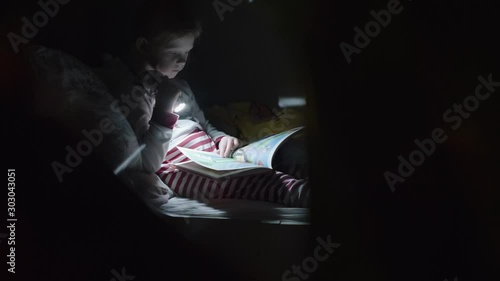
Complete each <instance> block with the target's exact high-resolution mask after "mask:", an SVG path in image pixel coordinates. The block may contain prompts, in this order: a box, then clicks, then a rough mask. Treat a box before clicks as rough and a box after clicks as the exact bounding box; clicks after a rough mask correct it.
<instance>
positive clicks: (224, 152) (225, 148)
mask: <svg viewBox="0 0 500 281" xmlns="http://www.w3.org/2000/svg"><path fill="white" fill-rule="evenodd" d="M240 143H241V141H240V140H239V139H238V138H235V137H232V136H224V137H222V139H221V140H220V142H219V149H218V151H217V152H218V153H219V155H220V156H222V157H228V156H229V155H230V154H231V152H233V150H235V149H236V148H237V147H238V146H239V145H240Z"/></svg>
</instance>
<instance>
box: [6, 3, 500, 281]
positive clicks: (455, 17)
mask: <svg viewBox="0 0 500 281" xmlns="http://www.w3.org/2000/svg"><path fill="white" fill-rule="evenodd" d="M289 2H290V3H289ZM388 2H389V1H365V2H358V1H356V2H353V3H351V2H348V1H260V0H255V1H254V2H253V3H251V4H249V3H247V2H243V3H242V4H240V5H239V6H237V7H235V9H234V11H233V12H227V13H225V14H224V16H225V19H224V21H222V22H221V21H220V19H219V18H218V16H217V14H216V12H215V10H214V9H213V6H212V1H193V7H195V8H196V9H195V10H196V12H197V13H199V15H200V16H201V17H202V18H203V19H204V23H205V24H204V28H205V31H206V32H205V33H204V34H203V38H202V41H201V42H202V44H201V45H200V46H199V48H198V49H196V50H195V53H194V54H193V58H192V61H191V62H190V65H189V67H188V68H187V69H186V70H185V71H184V72H183V73H182V74H183V75H184V77H186V79H188V80H189V81H190V83H191V85H192V87H193V90H194V91H195V93H197V95H198V96H199V97H200V100H201V102H202V103H203V104H206V105H208V104H212V103H220V102H227V101H235V100H236V101H239V100H243V101H246V100H256V101H261V102H265V103H267V104H270V105H271V106H273V105H275V103H276V101H277V98H278V96H280V95H303V94H305V95H306V96H307V99H308V104H307V108H306V112H307V117H308V122H309V123H308V126H309V131H308V132H309V134H308V141H309V142H308V143H309V147H310V156H311V157H310V159H311V171H312V174H311V180H312V183H313V187H314V193H313V207H312V212H313V217H312V219H313V229H312V233H311V234H312V235H311V237H313V238H316V237H326V236H327V235H331V240H332V241H334V242H338V243H341V244H342V245H341V247H340V248H339V249H337V250H336V251H335V253H334V254H333V255H332V256H331V257H330V258H329V259H328V260H326V261H325V262H322V263H320V265H319V268H318V270H317V271H316V272H315V273H314V274H312V276H311V279H314V280H368V279H369V280H398V281H399V280H419V281H420V280H436V281H442V280H444V279H445V278H447V279H448V280H453V278H454V277H455V276H457V277H458V280H499V276H498V269H497V268H498V267H499V265H500V260H499V255H498V254H499V252H500V242H499V240H498V237H500V229H499V228H500V224H499V216H498V207H499V206H500V204H499V201H500V200H499V197H498V187H499V186H500V184H499V180H498V172H499V170H500V163H499V161H498V156H499V153H498V152H499V149H498V143H499V136H500V130H499V124H500V122H499V121H500V120H499V115H498V111H499V101H500V99H499V97H498V93H500V88H497V90H496V91H495V92H493V93H492V95H491V96H490V97H489V98H488V99H487V100H485V101H482V102H481V103H480V106H479V108H478V110H476V111H475V112H471V116H470V118H468V119H464V120H463V124H462V125H461V126H460V127H459V128H458V129H457V130H455V131H453V130H452V129H451V127H450V124H449V123H446V122H444V121H443V118H442V114H443V113H444V112H445V111H446V110H447V109H449V108H452V106H453V104H454V103H462V101H463V100H464V98H465V97H467V96H469V95H472V94H473V93H474V90H475V87H476V85H478V83H479V81H478V80H477V77H478V76H479V75H481V76H483V77H487V76H488V75H489V74H490V73H491V74H492V79H493V80H494V81H500V71H499V67H500V66H499V53H498V50H500V46H499V43H498V42H499V40H498V27H499V25H498V20H497V15H498V12H499V10H498V9H497V8H496V7H495V6H494V5H493V1H461V0H460V1H451V0H450V1H439V3H434V2H432V3H430V2H426V1H417V0H414V1H401V6H403V8H404V9H403V11H402V12H401V13H400V14H397V15H392V18H391V22H390V23H389V25H388V26H387V27H385V28H382V29H381V31H380V33H379V34H378V36H376V37H374V38H372V39H371V42H370V44H369V45H368V46H367V47H366V48H363V49H361V52H360V53H359V54H353V55H352V62H351V63H350V64H349V63H347V62H346V59H345V57H344V56H343V54H342V52H341V50H340V48H339V44H340V43H341V42H346V43H348V44H351V45H352V44H353V38H354V35H355V32H354V30H353V28H354V27H356V26H357V27H360V28H361V29H364V25H365V24H366V23H367V22H368V21H371V20H372V16H371V15H370V10H375V11H379V10H380V9H383V8H386V7H387V3H388ZM21 3H22V2H13V3H12V4H10V5H11V6H8V5H7V4H4V5H6V6H4V7H8V8H6V9H2V13H3V16H4V18H5V19H6V21H5V22H6V24H5V25H4V27H5V32H4V33H5V34H6V33H7V32H9V31H11V30H16V25H17V24H19V19H20V18H21V17H22V16H26V15H32V14H33V12H35V11H36V10H37V9H38V6H37V5H36V4H35V1H31V2H26V3H22V4H21ZM127 3H128V4H127ZM132 7H133V4H131V2H126V1H109V2H106V4H105V3H102V2H97V1H78V0H73V1H71V2H70V3H69V4H67V5H65V6H63V7H61V11H60V13H59V14H58V15H57V16H56V17H55V18H53V19H51V20H50V22H49V24H48V25H47V26H45V27H44V28H43V29H41V30H40V32H39V34H38V35H37V36H36V37H35V38H34V39H33V40H32V42H40V43H42V44H46V45H49V46H52V47H59V48H61V49H63V50H66V51H68V52H70V53H72V54H74V55H75V56H77V57H79V58H81V59H82V60H83V61H85V62H87V63H89V64H95V63H97V62H98V60H97V58H98V56H99V54H100V53H102V52H105V51H109V50H113V48H115V47H116V46H117V45H119V44H118V42H121V40H122V39H123V38H124V37H126V35H127V33H126V30H127V25H128V24H130V23H129V22H127V21H126V19H127V18H128V17H129V16H133V14H134V10H133V8H132ZM124 19H125V21H123V20H124ZM116 25H119V26H121V27H123V30H124V31H123V32H124V33H119V32H114V30H116ZM17 28H18V27H17ZM109 29H111V30H113V32H110V31H109ZM119 30H121V29H119ZM5 39H6V37H4V41H3V43H6V44H5V45H6V46H5V48H2V60H3V61H2V70H1V71H2V79H3V80H5V82H10V83H9V85H10V86H11V87H12V88H6V89H8V90H7V91H2V92H3V93H6V96H8V97H9V98H11V99H12V100H10V99H7V102H6V103H5V105H7V108H6V110H4V111H3V112H5V113H6V117H7V118H8V119H4V120H7V121H4V124H5V126H4V127H5V128H6V130H4V139H7V141H8V144H9V145H7V146H6V153H7V154H8V156H12V157H9V158H7V159H8V161H9V162H7V164H10V163H15V165H13V166H15V167H17V169H19V170H20V171H26V172H29V173H34V176H31V177H30V176H28V175H22V174H21V175H20V176H19V181H20V183H19V185H24V186H30V187H32V189H30V190H29V191H24V192H22V191H20V192H21V194H20V195H18V196H19V197H20V199H19V201H20V202H19V207H18V208H19V210H21V211H20V212H23V215H25V216H26V217H27V218H29V219H30V220H31V222H32V224H29V225H32V226H33V228H34V229H37V230H38V232H37V233H39V235H35V236H34V238H32V237H31V236H28V237H30V238H28V237H26V238H25V240H24V241H26V240H33V241H34V242H32V245H33V247H35V248H36V249H37V250H39V252H41V253H45V254H44V255H42V257H44V258H45V259H50V258H52V257H58V259H57V261H59V262H61V261H63V260H64V254H68V255H72V254H73V252H72V251H73V250H68V249H67V248H68V247H66V250H64V249H54V248H51V246H50V245H51V244H50V243H49V242H47V241H51V242H55V241H58V240H57V239H56V238H55V237H53V233H64V231H63V229H66V228H63V227H62V225H63V224H65V223H69V224H70V225H73V224H74V227H76V225H77V224H76V223H73V224H71V223H70V222H71V221H72V220H68V219H64V218H65V215H66V214H65V211H64V210H65V208H69V207H70V205H69V202H70V201H71V200H68V197H69V196H74V194H71V192H68V194H65V193H64V192H53V191H52V190H54V189H50V188H49V187H53V186H54V185H55V184H54V183H53V180H52V179H51V178H50V177H49V176H47V174H48V173H50V170H49V171H45V170H43V169H42V170H38V171H33V170H29V171H28V170H25V169H26V168H23V167H26V166H28V167H39V166H38V165H39V164H40V163H46V162H47V161H49V160H46V159H52V158H51V157H52V154H51V153H53V152H51V150H50V149H48V148H53V149H54V151H57V148H58V147H61V145H62V146H64V145H65V144H66V143H65V142H64V141H63V140H60V142H59V143H58V142H57V140H58V139H57V138H54V139H56V141H51V139H50V138H49V139H47V138H46V137H44V138H43V139H41V140H40V142H38V143H36V144H33V142H32V138H33V136H39V135H47V134H48V135H52V136H54V135H55V134H58V132H57V131H56V132H53V131H51V130H50V127H48V125H47V124H43V125H44V126H34V125H33V123H32V120H31V119H30V118H29V117H30V116H29V114H30V111H29V108H30V105H29V99H26V98H23V94H24V93H25V92H24V91H28V90H29V83H25V81H26V80H20V79H21V78H19V77H23V75H22V73H23V71H22V70H19V69H15V68H11V67H9V66H10V65H14V61H15V56H13V55H12V50H11V49H10V46H9V45H8V41H7V42H5V41H6V40H5ZM15 78H17V79H18V80H16V79H15ZM19 81H22V83H15V82H19ZM12 85H14V86H12ZM23 86H24V87H25V88H23ZM9 94H12V96H11V95H9ZM7 109H8V110H7ZM438 127H439V128H442V129H443V130H444V131H445V132H446V134H447V136H448V139H447V140H446V141H445V142H444V143H442V144H439V145H437V147H436V151H435V152H434V153H433V154H432V155H431V156H429V157H427V158H426V160H425V162H424V164H422V165H421V166H420V167H417V168H416V170H415V172H414V173H413V174H412V175H411V176H410V177H408V179H406V181H405V182H404V183H398V184H396V191H395V192H394V193H392V192H391V190H390V189H389V187H388V185H387V183H386V181H385V179H384V176H383V174H384V172H385V171H387V170H389V171H391V172H396V170H397V166H398V164H399V160H398V159H397V157H398V155H403V156H404V157H405V158H407V156H408V154H409V153H410V152H411V151H412V150H414V149H416V145H415V144H414V143H413V142H414V140H415V139H420V140H422V139H424V138H429V137H430V136H431V132H432V130H433V129H434V128H438ZM59 133H60V132H59ZM62 135H64V134H62ZM58 145H59V146H58ZM33 156H35V157H33ZM31 161H33V162H31ZM87 168H88V170H87V169H82V170H80V171H81V174H79V175H74V181H65V182H66V185H67V186H70V187H73V186H81V188H82V189H85V188H86V189H88V184H89V182H91V183H93V184H92V186H95V187H93V188H98V187H97V186H112V187H113V186H117V185H116V183H115V182H114V179H113V178H112V177H111V176H109V175H107V174H106V173H104V172H100V173H96V168H95V167H93V166H89V167H87ZM88 173H92V177H91V179H89V178H88V177H86V176H87V175H88ZM94 173H95V174H94ZM30 175H32V174H30ZM28 177H29V178H28ZM95 178H99V179H101V178H102V180H99V183H101V182H102V185H100V184H97V185H96V184H95V182H96V180H95ZM84 179H86V180H87V181H85V180H84ZM23 181H26V182H23ZM42 187H45V188H42ZM56 188H57V189H56V190H58V191H60V190H68V189H64V188H62V187H59V186H56ZM116 188H119V187H116ZM48 190H51V191H50V192H49V191H48ZM72 190H79V189H78V188H73V189H72ZM100 192H102V191H101V190H100ZM108 193H109V194H108ZM106 194H107V195H106ZM112 194H113V192H112V191H107V192H104V195H103V196H102V197H100V198H98V199H96V198H94V197H92V196H89V195H86V196H87V197H88V198H87V197H85V196H84V195H81V196H82V197H79V198H81V200H78V202H77V203H78V204H81V206H84V205H85V204H87V203H88V204H90V203H92V204H93V205H96V206H97V207H96V208H92V209H91V210H90V211H89V212H91V213H92V214H94V212H95V214H102V212H103V210H107V211H106V212H104V214H106V216H109V217H112V218H115V219H116V218H118V219H119V218H123V217H131V218H135V219H134V223H137V225H140V226H141V227H143V229H145V230H144V231H142V230H141V231H137V230H135V231H130V232H127V233H125V231H124V232H123V233H124V234H123V235H122V236H120V237H121V238H120V239H121V240H120V239H119V241H118V242H116V244H112V245H115V246H109V247H108V248H106V249H109V250H108V251H109V252H110V253H111V252H112V251H113V250H116V249H121V248H120V245H122V244H120V243H122V242H123V243H128V242H129V241H135V240H134V239H137V240H140V241H145V240H142V239H144V238H145V237H146V240H147V238H149V236H148V235H149V234H147V233H151V232H154V231H164V232H165V233H170V232H169V229H168V228H167V229H163V227H162V226H158V225H157V224H156V223H155V220H154V219H152V218H150V217H149V215H148V212H147V211H145V210H142V209H141V207H140V204H138V205H133V202H135V201H134V199H133V198H130V197H127V196H126V195H123V198H121V197H120V198H116V197H115V196H112ZM53 196H55V197H53ZM21 198H22V199H21ZM71 198H74V197H71ZM42 199H43V200H42ZM64 199H65V200H64ZM96 200H97V203H96ZM113 200H116V202H115V201H113ZM110 201H113V204H116V205H117V206H130V205H132V206H137V208H136V209H137V210H141V211H135V209H134V208H125V209H127V210H129V212H130V216H126V213H125V214H124V213H122V212H118V211H113V209H112V208H111V209H110V208H109V207H108V204H109V202H110ZM23 202H24V203H23ZM27 202H29V203H27ZM73 203H74V202H73ZM23 204H24V205H23ZM42 207H43V208H42ZM35 210H46V211H44V212H42V211H39V212H38V211H35ZM137 214H140V215H137ZM87 216H88V214H81V217H80V220H83V221H86V218H87ZM100 217H102V218H101V219H100V220H99V221H100V227H104V226H106V228H105V229H110V230H109V231H110V232H111V231H112V229H113V227H111V226H109V225H108V223H107V222H108V221H109V220H107V219H106V217H105V216H104V215H101V216H100ZM27 220H28V219H27ZM93 223H95V222H93ZM48 224H50V227H48V226H47V225H48ZM26 225H27V224H25V227H26ZM124 225H126V222H125V221H123V222H117V223H116V227H117V228H116V229H120V230H123V229H126V226H124ZM52 227H54V229H55V230H54V231H52ZM120 227H121V228H120ZM122 228H123V229H122ZM158 228H159V229H158ZM48 229H50V230H51V231H48ZM93 229H95V228H93V227H90V226H89V230H88V233H87V235H80V236H78V238H79V239H90V241H93V240H92V239H91V238H92V237H94V236H95V237H96V238H95V239H103V238H102V237H101V236H99V235H98V233H101V232H97V231H96V232H94V231H93ZM116 229H115V230H114V231H118V230H116ZM42 230H45V232H44V231H42ZM56 230H57V231H59V232H57V231H56ZM27 232H28V229H23V230H22V231H21V230H19V233H27ZM41 232H43V233H41ZM70 233H71V232H70ZM19 235H22V234H19ZM25 235H27V234H25ZM172 235H173V234H172ZM89 237H91V238H89ZM35 238H36V239H35ZM37 239H38V240H37ZM169 239H171V240H174V239H175V241H182V238H180V237H169V238H166V240H169ZM19 240H20V241H22V238H19ZM171 240H170V241H171ZM99 241H100V240H99ZM38 242H39V243H38ZM65 242H66V243H67V244H63V245H71V247H69V248H71V249H72V247H73V245H76V244H78V243H75V241H72V240H68V241H65ZM134 243H136V244H137V247H136V248H134V249H136V250H134V251H125V250H123V252H124V253H127V254H126V257H125V258H124V260H125V261H127V260H128V261H131V262H135V263H136V264H137V267H136V268H135V270H136V271H135V272H143V274H144V276H146V275H147V273H146V272H149V274H151V275H155V274H161V273H160V272H161V270H158V269H157V267H155V266H154V265H156V264H155V263H153V265H150V266H145V265H141V263H140V262H139V260H140V258H139V257H140V256H141V255H140V254H139V252H141V251H145V252H144V253H143V252H141V254H143V255H145V256H151V257H153V256H155V253H158V252H161V251H169V250H170V251H172V252H174V253H176V254H178V253H180V252H181V249H184V248H183V246H178V247H176V248H173V249H157V248H156V247H157V245H156V244H154V243H153V242H150V243H151V244H146V245H143V244H140V243H139V242H134ZM134 243H133V244H134ZM313 243H314V241H313ZM94 244H95V243H94ZM136 244H134V245H136ZM179 245H183V244H182V243H181V242H179ZM313 245H316V244H313ZM140 246H141V247H140ZM1 247H2V248H4V247H5V245H4V244H3V243H2V244H1ZM94 247H96V248H99V247H98V246H94ZM102 247H106V246H102ZM186 247H188V246H186ZM291 247H293V246H291ZM80 250H81V249H80ZM21 251H22V250H21ZM87 251H88V253H90V252H92V251H91V250H87ZM193 251H194V252H196V249H193ZM311 251H312V249H311ZM33 252H34V251H33V249H25V250H24V253H25V255H26V256H27V255H30V256H31V257H32V258H33V263H38V261H37V259H36V255H32V253H33ZM2 253H3V251H2ZM28 253H29V254H28ZM75 255H76V254H75ZM110 255H111V254H110ZM200 255H201V259H203V257H204V256H203V254H200ZM106 257H107V256H106V255H103V256H102V257H101V259H100V261H102V262H105V263H109V264H113V262H114V261H109V260H106ZM152 259H153V258H152ZM98 260H99V259H98ZM124 260H121V261H116V264H117V268H118V267H119V266H120V264H121V263H123V261H124ZM35 261H37V262H35ZM298 262H300V261H298ZM41 264H42V265H39V266H38V267H37V268H47V271H48V272H47V273H46V274H47V275H51V274H54V273H53V272H59V271H58V269H57V268H50V267H44V266H43V265H45V264H51V263H50V262H49V261H46V263H41ZM55 264H58V263H55ZM174 264H176V265H177V266H180V265H181V264H182V263H178V264H177V263H174ZM200 264H203V263H200ZM71 266H75V268H77V267H76V265H73V264H71V265H67V266H66V267H67V269H66V270H65V272H66V274H67V276H72V274H73V272H72V271H71V268H72V267H71ZM207 268H209V269H210V270H211V269H213V270H214V271H215V272H214V276H217V275H218V274H219V273H220V272H219V271H218V269H219V268H218V267H211V266H207ZM19 270H21V269H19ZM23 270H27V269H26V268H25V269H23ZM51 270H52V271H51ZM131 270H132V269H131ZM141 270H142V271H141ZM166 270H167V269H166ZM89 271H90V270H89ZM169 272H171V271H169ZM200 272H205V271H203V270H200ZM206 272H207V273H206V274H209V272H212V271H206ZM108 273H109V272H103V273H102V276H107V275H106V274H108ZM193 274H194V275H196V273H193ZM200 274H201V273H200ZM228 274H229V273H228ZM139 275H140V274H139V273H138V274H137V276H139ZM82 276H85V273H82ZM138 278H139V277H138ZM207 278H208V277H207ZM228 278H229V279H231V278H234V279H235V280H238V278H235V277H228ZM101 279H102V278H101ZM194 279H196V278H195V277H193V280H194ZM208 279H210V278H208ZM219 279H223V277H219ZM82 280H84V279H83V277H82ZM150 280H155V278H151V279H150ZM156 280H157V279H156Z"/></svg>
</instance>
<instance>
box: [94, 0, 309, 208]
mask: <svg viewBox="0 0 500 281" xmlns="http://www.w3.org/2000/svg"><path fill="white" fill-rule="evenodd" d="M161 3H165V2H161ZM161 3H158V2H149V3H147V4H146V5H145V6H144V7H143V11H142V13H141V16H140V17H139V25H138V30H137V31H138V33H137V38H136V40H135V46H134V48H133V50H132V54H131V55H129V56H127V57H126V58H125V60H124V61H125V64H123V63H121V61H120V60H116V59H115V60H112V61H110V62H114V63H110V64H108V66H109V65H114V67H113V72H112V73H113V74H115V75H116V74H117V73H120V72H121V73H123V75H128V77H129V78H128V80H129V81H132V83H129V84H123V81H124V79H123V77H124V76H123V75H120V78H119V79H113V78H111V76H106V74H105V72H102V73H101V77H103V80H105V81H106V83H107V84H108V86H109V88H110V90H111V91H112V92H113V93H114V95H115V97H118V95H120V94H121V95H120V100H126V101H127V104H126V106H127V107H128V109H129V114H128V115H127V120H128V121H129V123H130V125H131V126H132V128H133V130H134V131H135V134H136V136H137V139H138V141H139V143H140V144H145V149H144V150H142V152H141V154H142V155H141V156H142V157H141V158H142V159H141V160H142V169H143V170H144V171H146V172H148V173H156V174H157V175H158V176H159V177H160V178H161V180H162V181H163V182H164V183H165V184H166V185H167V186H168V187H169V188H170V189H171V190H172V191H173V192H174V193H175V195H176V196H182V197H190V198H198V199H199V198H202V199H207V198H208V199H212V198H237V199H255V200H265V201H270V202H275V203H280V204H284V205H286V206H294V207H308V204H309V190H308V188H307V181H306V180H303V179H296V178H294V177H292V176H291V175H289V174H285V173H283V172H280V171H272V172H270V173H269V174H268V175H266V176H264V177H263V176H262V175H258V176H247V177H240V178H229V179H225V180H223V181H220V182H218V181H215V180H211V179H208V178H204V177H201V176H198V175H194V174H190V173H187V172H184V171H179V170H177V169H175V166H174V165H175V164H176V163H179V162H182V161H187V160H189V159H187V158H186V157H185V156H183V154H182V153H181V152H180V151H179V150H178V149H177V147H178V146H182V147H188V148H192V149H197V150H203V151H209V152H215V153H218V154H220V155H221V156H223V157H227V156H229V154H230V153H231V152H232V151H233V150H234V149H235V148H237V147H238V146H239V145H240V143H241V141H240V140H239V139H238V138H236V137H234V136H230V135H228V134H226V133H224V132H222V131H219V130H217V129H216V128H215V127H214V126H213V125H212V124H210V122H209V121H208V120H207V119H206V118H205V115H204V113H203V111H202V110H201V109H200V107H199V105H198V103H197V101H196V98H195V96H194V94H193V92H192V91H191V89H190V87H189V85H188V83H187V82H186V81H184V80H182V79H179V78H176V76H177V75H178V73H179V72H180V71H182V70H183V68H184V67H185V65H186V62H187V60H188V57H189V53H190V51H191V50H192V49H193V47H194V45H195V44H196V43H197V41H198V39H199V37H200V35H201V32H202V29H201V26H200V24H199V23H198V22H197V21H196V20H195V19H194V18H192V17H191V16H190V15H189V13H188V12H187V11H188V9H186V8H182V7H180V6H175V5H179V4H173V3H168V6H165V5H163V4H161ZM108 73H109V72H108ZM134 89H135V90H134ZM123 93H131V94H130V96H131V98H130V97H129V98H127V99H125V98H124V96H123ZM125 97H126V96H125ZM181 105H182V106H184V108H183V109H182V110H181V111H178V112H176V111H175V110H176V108H178V107H179V106H181Z"/></svg>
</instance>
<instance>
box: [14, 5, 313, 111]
mask: <svg viewBox="0 0 500 281" xmlns="http://www.w3.org/2000/svg"><path fill="white" fill-rule="evenodd" d="M143 1H144V0H135V1H106V2H98V1H67V3H66V4H64V5H62V4H61V5H59V7H58V11H57V13H54V16H53V17H49V19H48V21H47V23H46V24H45V25H44V26H42V27H40V28H38V31H37V33H36V34H35V36H34V37H33V38H31V39H30V42H29V43H34V44H42V45H45V46H47V47H52V48H57V49H62V50H64V51H66V52H68V53H70V54H72V55H74V56H76V57H77V58H79V59H81V60H82V61H84V62H86V63H87V64H89V65H96V64H99V62H100V59H101V54H102V53H105V52H108V53H117V52H118V51H116V50H119V49H120V48H122V47H123V46H124V42H126V40H130V38H128V37H129V36H130V34H132V32H133V18H134V17H135V12H136V10H137V9H136V7H137V6H138V5H139V4H140V3H142V2H143ZM191 3H192V7H193V11H194V12H195V13H196V14H197V15H198V16H199V18H200V19H201V20H202V24H203V28H204V33H203V34H202V38H201V41H200V43H201V44H200V45H198V46H197V48H195V50H193V53H192V56H191V62H190V64H189V65H188V67H186V69H185V70H184V72H182V73H180V76H182V77H183V78H185V79H187V80H188V81H189V82H190V85H191V87H192V88H193V91H194V92H195V94H196V95H197V96H198V98H199V102H200V104H202V105H203V104H206V105H211V104H216V103H224V102H232V101H257V102H262V103H265V104H267V105H269V106H271V107H277V104H278V97H279V96H305V95H306V94H305V92H306V91H307V89H306V87H305V86H304V85H306V84H307V83H305V82H304V81H309V80H310V79H307V78H306V76H307V75H308V74H309V71H308V69H307V68H306V66H307V65H308V63H307V62H306V61H305V60H306V57H305V54H304V52H303V48H302V47H303V43H304V41H305V40H304V38H305V33H306V31H307V22H309V20H308V16H309V13H308V7H309V6H310V5H309V4H307V3H306V1H293V3H283V2H280V1H259V0H256V1H249V0H240V1H227V0H215V1H201V0H191ZM16 5H17V6H16V7H17V8H13V11H17V12H16V13H13V14H16V15H14V16H13V17H12V29H14V30H18V32H20V30H21V27H22V24H23V22H21V20H20V19H21V18H22V17H23V16H26V17H27V18H32V16H33V15H34V13H35V12H38V11H39V10H41V9H42V8H41V7H40V6H39V4H38V2H37V1H31V0H30V1H27V2H25V3H24V4H23V5H21V4H16ZM20 47H22V45H20Z"/></svg>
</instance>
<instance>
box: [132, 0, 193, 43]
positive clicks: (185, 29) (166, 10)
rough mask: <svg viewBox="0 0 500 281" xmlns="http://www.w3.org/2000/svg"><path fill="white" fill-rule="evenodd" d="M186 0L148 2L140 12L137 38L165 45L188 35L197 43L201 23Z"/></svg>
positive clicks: (155, 0)
mask: <svg viewBox="0 0 500 281" xmlns="http://www.w3.org/2000/svg"><path fill="white" fill-rule="evenodd" d="M186 2H189V1H186V0H177V1H174V0H146V1H145V2H144V3H143V4H142V6H141V7H140V8H139V11H138V17H137V19H138V22H137V25H136V28H137V29H136V38H139V37H144V38H146V39H147V40H148V41H149V42H151V43H153V44H155V43H159V44H164V43H167V42H168V41H171V40H173V39H177V38H180V37H183V36H186V35H194V37H195V39H196V40H195V43H196V42H197V41H198V40H199V37H200V35H201V32H202V27H201V23H200V21H199V20H198V19H197V18H196V17H195V15H194V13H193V10H192V8H191V6H189V5H188V4H187V3H186Z"/></svg>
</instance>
